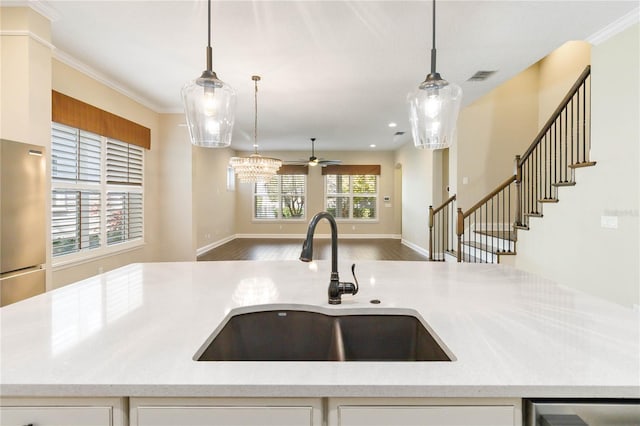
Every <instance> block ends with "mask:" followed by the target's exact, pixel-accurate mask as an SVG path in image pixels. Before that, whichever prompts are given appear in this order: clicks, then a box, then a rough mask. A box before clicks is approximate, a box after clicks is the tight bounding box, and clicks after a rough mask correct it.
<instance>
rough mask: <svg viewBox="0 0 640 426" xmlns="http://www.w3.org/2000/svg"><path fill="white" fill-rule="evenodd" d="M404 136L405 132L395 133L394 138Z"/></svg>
mask: <svg viewBox="0 0 640 426" xmlns="http://www.w3.org/2000/svg"><path fill="white" fill-rule="evenodd" d="M402 135H404V132H395V133H394V134H393V136H402Z"/></svg>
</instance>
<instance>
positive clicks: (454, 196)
mask: <svg viewBox="0 0 640 426" xmlns="http://www.w3.org/2000/svg"><path fill="white" fill-rule="evenodd" d="M455 199H456V194H453V195H452V196H451V197H449V198H448V199H447V201H445V202H444V203H442V204H441V205H440V206H438V207H436V208H435V209H433V214H436V213H438V212H439V211H440V210H442V209H443V208H445V207H446V206H447V204H449V203H451V202H452V201H455Z"/></svg>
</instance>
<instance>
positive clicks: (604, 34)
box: [586, 7, 640, 46]
mask: <svg viewBox="0 0 640 426" xmlns="http://www.w3.org/2000/svg"><path fill="white" fill-rule="evenodd" d="M638 22H640V7H636V8H635V9H633V10H632V11H630V12H629V13H627V14H626V15H624V16H622V17H620V18H618V19H616V20H615V21H613V22H612V23H610V24H609V25H607V26H606V27H604V28H602V29H601V30H599V31H597V32H596V33H594V34H592V35H591V36H589V37H587V39H586V41H588V42H589V43H591V44H592V45H594V46H597V45H599V44H601V43H603V42H605V41H607V40H609V39H610V38H611V37H613V36H614V35H616V34H618V33H621V32H622V31H624V30H626V29H627V28H629V27H630V26H632V25H634V24H637V23H638Z"/></svg>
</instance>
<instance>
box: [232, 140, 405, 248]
mask: <svg viewBox="0 0 640 426" xmlns="http://www.w3.org/2000/svg"><path fill="white" fill-rule="evenodd" d="M262 154H263V155H265V156H270V157H276V158H280V159H283V160H297V159H302V158H307V157H308V156H309V152H302V151H301V152H295V151H287V152H267V153H262ZM238 155H243V156H244V155H247V153H239V154H238ZM322 157H323V158H331V159H340V160H342V164H380V166H381V168H380V184H379V192H378V195H379V203H378V207H379V212H380V215H379V220H378V221H377V222H376V223H361V222H357V221H351V222H340V223H339V224H338V232H339V234H340V235H341V236H345V235H363V234H374V235H385V236H393V235H398V234H400V229H398V228H397V220H396V218H395V216H396V215H397V213H396V209H394V208H393V205H394V203H396V200H395V198H396V197H395V195H394V174H395V173H394V165H395V162H394V154H393V152H390V151H381V152H379V151H378V152H377V151H370V152H349V151H336V152H323V153H322ZM321 173H322V168H321V167H310V168H309V176H308V178H307V200H306V208H307V211H306V213H307V216H306V218H305V219H304V220H301V221H296V222H288V223H283V222H255V221H252V216H253V207H252V185H250V184H243V183H239V182H238V183H237V184H236V233H237V234H249V235H257V234H266V235H276V234H279V235H282V234H291V235H305V234H306V232H307V225H308V223H309V220H310V219H311V217H313V215H314V214H315V213H317V212H320V211H322V210H324V179H323V177H322V174H321ZM385 195H389V196H390V197H391V202H390V203H388V204H389V205H388V206H387V205H386V204H385V203H384V202H383V199H382V197H383V196H385ZM324 222H325V221H323V223H322V224H320V225H318V229H317V231H316V232H317V233H318V234H329V233H330V230H329V227H328V225H326V224H325V223H324Z"/></svg>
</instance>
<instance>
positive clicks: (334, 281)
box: [300, 212, 358, 305]
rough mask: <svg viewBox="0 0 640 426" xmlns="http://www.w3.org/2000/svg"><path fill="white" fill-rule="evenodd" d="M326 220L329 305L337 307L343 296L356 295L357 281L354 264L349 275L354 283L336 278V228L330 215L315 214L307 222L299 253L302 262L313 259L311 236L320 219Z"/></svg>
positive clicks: (325, 213) (334, 221)
mask: <svg viewBox="0 0 640 426" xmlns="http://www.w3.org/2000/svg"><path fill="white" fill-rule="evenodd" d="M323 218H324V219H327V220H328V221H329V224H330V225H331V281H330V282H329V303H330V304H332V305H339V304H340V303H342V295H343V294H356V293H358V279H357V278H356V274H355V269H356V265H355V263H354V264H353V265H351V273H352V274H353V280H354V281H355V282H356V283H355V284H354V283H343V282H340V278H339V277H338V226H337V225H336V220H335V219H334V218H333V216H332V215H331V213H328V212H320V213H317V214H316V215H315V216H313V218H312V219H311V221H310V222H309V228H308V229H307V238H306V239H305V240H304V243H303V244H302V253H300V260H302V261H303V262H311V259H312V258H313V234H314V232H315V231H316V226H317V225H318V222H320V219H323Z"/></svg>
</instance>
